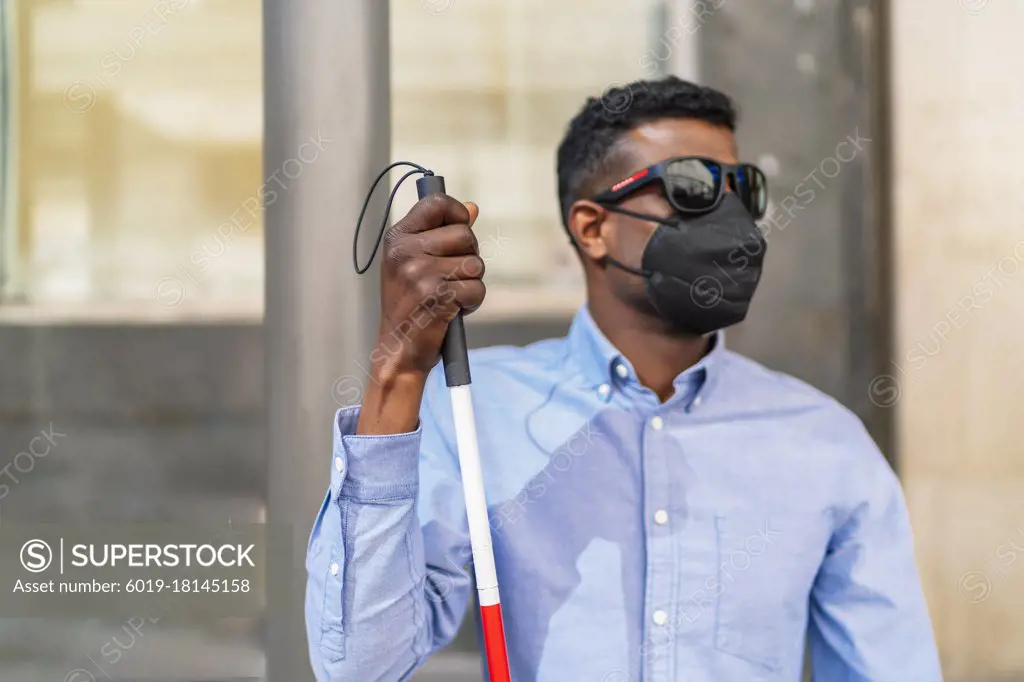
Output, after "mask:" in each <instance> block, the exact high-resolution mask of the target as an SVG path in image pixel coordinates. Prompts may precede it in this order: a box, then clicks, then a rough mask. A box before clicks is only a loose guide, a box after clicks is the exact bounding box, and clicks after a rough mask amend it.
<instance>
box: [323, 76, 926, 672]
mask: <svg viewBox="0 0 1024 682" xmlns="http://www.w3.org/2000/svg"><path fill="white" fill-rule="evenodd" d="M627 87H628V95H629V96H630V97H631V99H632V101H631V103H630V105H629V107H628V108H627V109H626V110H625V111H615V112H613V111H610V110H609V109H608V108H606V107H604V106H602V101H601V100H598V99H590V100H589V101H588V102H587V103H586V105H585V106H584V108H583V110H582V111H581V112H580V113H579V114H578V115H577V116H576V118H574V119H573V121H572V122H571V123H570V125H569V129H568V132H567V133H566V136H565V139H564V140H563V142H562V144H561V146H560V147H559V150H558V179H559V181H558V185H559V195H560V198H561V203H562V214H563V219H564V222H565V226H566V228H567V230H568V232H569V234H570V236H571V238H572V240H573V242H574V244H575V245H576V248H577V250H578V251H579V255H580V259H581V261H582V264H583V269H584V271H585V273H586V283H587V296H588V303H587V305H586V307H584V308H583V309H582V310H580V312H579V313H578V315H577V316H576V319H575V321H574V322H573V324H572V328H571V330H570V331H569V334H568V336H567V337H566V338H564V339H555V340H550V341H544V342H541V343H537V344H534V345H532V346H529V347H527V348H511V347H500V348H491V349H485V350H482V351H477V352H474V353H473V354H472V356H471V366H472V372H473V390H474V402H475V408H476V418H477V423H478V426H479V436H480V451H481V453H482V457H483V460H484V461H483V471H484V477H485V485H486V492H487V499H488V502H489V503H490V505H491V507H490V512H491V527H492V534H493V544H494V552H495V557H496V562H497V571H498V576H499V581H500V584H501V587H502V593H503V596H504V599H503V604H502V606H503V610H504V617H505V630H506V633H507V640H508V647H509V661H510V665H511V669H512V677H513V679H514V680H515V682H570V681H574V682H575V681H578V680H579V681H582V680H586V681H592V682H641V681H643V682H674V681H676V680H678V681H680V682H682V681H684V680H685V681H686V682H722V681H723V680H729V681H731V680H736V681H740V682H751V681H753V680H779V681H785V682H798V680H799V679H800V675H801V670H802V667H803V662H804V647H805V642H809V646H810V654H811V659H812V661H813V668H814V673H815V679H816V680H822V681H825V682H831V681H839V680H844V681H851V680H857V681H864V682H868V681H870V682H884V681H889V680H891V681H892V682H909V681H911V680H914V681H921V682H931V681H934V680H940V679H941V673H940V671H939V663H938V657H937V654H936V650H935V646H934V641H933V636H932V631H931V626H930V623H929V618H928V613H927V609H926V607H925V603H924V599H923V597H922V591H921V588H920V585H919V581H918V575H917V570H916V567H915V563H914V555H913V542H912V537H911V530H910V526H909V523H908V519H907V511H906V507H905V504H904V501H903V497H902V493H901V491H900V486H899V483H898V481H897V479H896V477H895V475H894V474H893V472H892V470H891V469H890V468H889V466H888V464H887V463H886V461H885V460H884V459H883V457H882V455H881V454H880V453H879V451H878V449H877V448H876V447H875V445H874V443H873V442H872V441H871V438H870V437H869V436H868V434H867V433H866V432H865V430H864V428H863V426H862V425H861V424H860V422H859V421H858V420H857V419H856V418H855V417H854V416H853V415H852V414H851V413H850V412H848V411H847V410H846V409H844V408H843V407H842V406H840V405H839V404H837V403H836V402H835V401H834V400H832V399H830V398H828V397H827V396H825V395H822V394H821V393H819V392H817V391H816V390H814V389H813V388H811V387H809V386H807V385H805V384H803V383H801V382H799V381H797V380H795V379H793V378H790V377H788V376H784V375H781V374H778V373H776V372H773V371H770V370H768V369H766V368H764V367H762V366H760V365H758V364H756V363H754V362H752V361H751V360H748V359H746V358H743V357H741V356H739V355H737V354H735V353H733V352H731V351H729V350H727V349H726V348H725V346H724V340H723V337H722V334H721V332H720V330H721V329H722V328H724V327H727V326H729V325H732V324H735V323H737V322H739V321H740V320H742V319H743V318H744V316H745V314H746V311H747V307H748V304H749V303H750V301H751V298H752V297H753V295H754V290H755V288H756V286H757V283H758V280H759V278H760V273H761V264H762V261H763V259H764V255H765V251H766V247H767V244H766V243H765V240H764V239H763V237H762V236H761V233H760V232H759V231H758V229H757V226H756V224H755V219H757V218H759V217H760V216H761V215H762V214H763V212H764V207H765V202H766V198H765V192H766V189H765V187H764V177H763V175H762V174H761V172H760V171H759V170H757V169H756V168H754V167H753V166H750V165H747V164H742V163H740V161H739V158H738V152H737V149H736V140H735V138H734V137H733V131H734V128H735V124H736V115H735V112H734V109H733V105H732V103H731V102H730V100H729V98H728V97H726V96H725V95H723V94H722V93H720V92H716V91H715V90H712V89H710V88H705V87H700V86H697V85H694V84H691V83H687V82H685V81H681V80H679V79H676V78H668V79H664V80H660V81H646V82H641V83H634V84H632V85H630V86H627ZM626 94H627V93H626V92H624V91H621V92H614V93H608V95H607V96H606V97H610V98H611V99H612V100H615V101H619V100H623V99H624V98H623V97H622V96H623V95H626ZM606 101H607V100H606ZM476 213H477V209H476V207H475V206H474V205H472V204H466V205H463V204H461V203H459V202H458V201H456V200H455V199H452V198H450V197H433V198H428V199H425V200H423V201H420V202H419V203H418V204H416V206H414V207H413V209H412V210H411V211H410V212H409V214H408V215H407V216H406V217H405V218H404V219H403V220H402V221H400V222H399V223H398V224H397V225H396V226H395V227H394V229H393V230H392V231H391V232H390V233H389V235H388V237H387V241H386V257H385V259H384V263H383V265H382V305H381V328H380V336H379V344H378V349H377V351H378V352H375V353H374V356H373V360H374V362H373V369H372V373H373V379H374V381H373V382H370V385H369V389H368V391H367V393H366V395H365V398H364V400H363V404H362V406H361V407H360V408H351V409H343V410H341V411H340V412H339V413H338V416H337V421H336V424H335V438H334V452H333V453H332V456H331V461H332V469H331V486H330V490H329V491H328V494H327V497H326V499H325V500H324V503H323V506H322V508H321V510H320V514H319V516H318V517H317V519H316V524H315V527H314V528H313V533H312V537H311V539H310V545H309V554H308V560H307V566H308V570H309V581H308V590H307V597H306V613H307V626H308V634H309V642H310V654H311V659H312V664H313V668H314V670H315V672H316V675H317V678H318V679H319V680H321V682H327V681H328V680H330V681H332V682H375V681H382V682H393V681H394V680H405V679H408V678H409V676H410V675H411V673H412V671H413V670H414V669H415V668H417V667H418V666H419V665H421V664H422V663H423V662H424V660H425V659H426V658H427V657H428V656H430V655H431V654H432V653H433V652H435V651H437V650H438V649H440V648H441V647H443V646H444V645H445V644H447V643H448V642H449V641H450V640H451V639H452V637H453V636H454V635H455V632H456V630H457V629H458V627H459V624H460V622H461V620H462V617H463V614H464V613H465V612H466V606H467V602H468V600H469V598H470V595H471V594H472V585H471V578H470V574H469V572H468V571H467V569H466V568H465V567H466V564H467V562H469V560H470V559H471V554H470V547H469V538H468V531H467V523H466V515H465V514H466V512H465V508H464V505H463V500H462V492H461V488H460V482H459V467H458V459H457V452H456V449H455V438H454V433H453V425H452V415H451V411H450V407H449V402H448V395H447V391H446V390H445V386H444V378H443V375H442V373H441V372H440V371H439V369H438V368H436V367H435V365H436V364H437V360H438V352H439V348H440V346H441V341H442V338H443V336H444V332H445V328H446V324H447V321H448V320H449V319H451V318H452V317H453V316H454V315H455V313H456V311H457V310H458V309H459V308H460V307H461V308H462V309H464V310H466V311H472V310H474V309H475V308H476V307H478V306H479V305H480V304H481V302H482V300H483V298H484V286H483V283H482V282H481V277H482V275H483V262H482V260H481V259H480V258H479V256H478V249H477V243H476V240H475V238H474V237H473V234H472V231H471V229H470V226H471V225H472V223H473V220H474V219H475V217H476ZM442 291H443V292H446V295H439V292H442ZM425 301H429V304H425V303H424V302H425ZM425 308H426V309H428V310H429V314H428V315H424V309H425ZM410 319H413V320H414V321H415V322H416V324H409V323H408V321H409V320H410ZM808 633H809V638H808Z"/></svg>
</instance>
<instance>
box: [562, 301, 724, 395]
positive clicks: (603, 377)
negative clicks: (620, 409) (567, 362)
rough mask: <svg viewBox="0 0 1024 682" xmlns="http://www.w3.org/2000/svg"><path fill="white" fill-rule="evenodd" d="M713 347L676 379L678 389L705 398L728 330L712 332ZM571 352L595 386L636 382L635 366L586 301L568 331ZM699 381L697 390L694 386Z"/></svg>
mask: <svg viewBox="0 0 1024 682" xmlns="http://www.w3.org/2000/svg"><path fill="white" fill-rule="evenodd" d="M712 337H713V338H712V345H711V350H710V351H708V353H707V354H706V355H705V356H704V357H703V358H701V359H700V360H699V361H698V362H697V363H696V364H694V365H693V366H692V367H689V368H687V369H686V370H685V371H683V373H682V374H680V375H679V376H678V377H676V379H675V381H674V382H673V383H674V385H675V387H676V391H677V392H679V393H682V392H684V391H686V392H691V391H692V393H693V394H694V395H701V396H702V397H706V395H707V394H708V393H709V392H710V390H711V388H712V387H713V385H714V384H715V383H717V380H718V376H719V374H720V373H721V370H722V367H723V365H724V364H725V363H724V356H725V352H726V351H725V333H724V332H723V331H721V330H719V331H717V332H714V333H713V334H712ZM567 338H568V341H569V352H570V354H571V357H572V359H573V361H574V362H575V363H576V364H577V365H578V366H579V368H580V369H581V370H582V373H583V377H584V381H585V382H586V383H587V385H588V386H590V387H592V388H596V387H599V386H602V385H609V386H614V385H618V384H621V383H623V382H629V381H633V382H636V381H637V378H636V372H635V371H634V369H633V365H632V364H630V362H629V360H628V359H627V358H626V356H624V355H623V354H622V353H621V352H619V349H618V348H616V347H615V346H614V345H613V344H612V342H611V341H609V340H608V337H606V336H605V335H604V333H602V332H601V330H600V329H598V327H597V323H596V322H594V318H593V317H591V315H590V310H589V309H588V308H587V306H586V304H584V305H583V306H582V307H580V309H579V311H578V312H577V313H576V317H575V318H574V319H573V322H572V326H571V327H570V328H569V334H568V337H567ZM694 383H696V384H697V386H696V389H695V390H694V389H693V388H688V387H692V386H693V384H694Z"/></svg>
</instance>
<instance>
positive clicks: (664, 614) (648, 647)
mask: <svg viewBox="0 0 1024 682" xmlns="http://www.w3.org/2000/svg"><path fill="white" fill-rule="evenodd" d="M669 438H671V435H670V434H669V432H668V424H667V423H666V416H665V414H664V411H663V410H662V411H661V412H660V413H652V414H650V415H648V417H647V419H646V422H645V423H644V430H643V435H642V441H641V455H642V462H643V478H644V535H645V539H646V549H647V580H646V588H645V592H646V594H645V599H644V602H645V603H644V628H643V640H642V647H641V665H642V666H643V680H644V681H645V682H674V670H675V646H674V639H675V638H674V636H673V628H674V624H675V621H676V618H675V614H676V611H677V609H676V605H675V601H676V594H675V572H674V565H675V562H674V557H675V550H674V547H673V534H672V522H673V519H672V513H671V509H672V505H671V497H670V470H669V462H668V457H667V452H669V451H671V448H668V447H665V443H666V439H669Z"/></svg>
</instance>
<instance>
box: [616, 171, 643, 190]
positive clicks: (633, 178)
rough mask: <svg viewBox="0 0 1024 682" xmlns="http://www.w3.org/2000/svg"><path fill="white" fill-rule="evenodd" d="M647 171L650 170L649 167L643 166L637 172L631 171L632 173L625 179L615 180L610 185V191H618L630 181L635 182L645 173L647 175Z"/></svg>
mask: <svg viewBox="0 0 1024 682" xmlns="http://www.w3.org/2000/svg"><path fill="white" fill-rule="evenodd" d="M649 172H650V169H649V168H644V169H643V170H642V171H639V172H637V173H633V174H632V175H630V176H629V177H628V178H626V179H625V180H620V181H619V182H616V183H615V184H614V185H612V191H613V192H618V191H619V190H620V189H622V188H623V187H625V186H626V185H629V184H631V183H634V182H636V181H637V180H639V179H640V178H642V177H644V176H645V175H647V174H648V173H649Z"/></svg>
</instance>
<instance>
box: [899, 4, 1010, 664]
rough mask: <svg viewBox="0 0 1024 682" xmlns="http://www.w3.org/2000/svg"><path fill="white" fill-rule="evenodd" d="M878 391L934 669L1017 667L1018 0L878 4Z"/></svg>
mask: <svg viewBox="0 0 1024 682" xmlns="http://www.w3.org/2000/svg"><path fill="white" fill-rule="evenodd" d="M891 11H892V48H893V60H892V64H893V72H892V83H893V88H892V100H893V102H892V103H893V133H894V134H893V138H892V139H893V141H894V143H895V144H894V150H893V151H894V159H893V160H894V179H895V187H894V191H893V197H894V199H893V201H894V209H895V211H894V213H895V215H894V217H895V263H894V271H895V277H896V281H895V285H896V286H895V291H896V294H897V300H896V311H897V318H896V319H897V325H896V327H897V329H896V331H897V340H896V348H895V350H896V353H895V354H894V363H895V365H898V367H897V366H895V365H894V366H892V367H891V369H890V372H891V374H892V377H893V380H891V381H890V383H891V385H890V387H889V391H888V395H889V396H890V397H891V398H892V400H893V402H894V409H895V412H896V414H897V416H898V421H897V426H898V431H899V453H900V464H901V467H900V473H901V475H902V479H903V484H904V487H905V488H906V491H907V497H908V501H909V504H910V511H911V517H912V521H913V524H914V529H915V533H916V537H917V550H918V557H919V561H920V564H921V571H922V573H923V578H924V584H925V590H926V592H927V596H928V601H929V605H930V608H931V613H932V618H933V620H934V621H935V630H936V634H937V636H938V641H939V647H940V650H941V653H942V658H943V664H944V670H945V675H946V679H947V680H949V681H950V682H962V681H967V680H972V681H973V680H989V679H1020V676H1021V675H1024V628H1022V626H1021V623H1022V615H1021V614H1022V609H1024V551H1022V549H1021V548H1024V494H1022V492H1021V491H1022V489H1024V441H1022V440H1021V437H1020V425H1021V415H1022V414H1024V409H1022V398H1021V385H1022V383H1024V343H1022V339H1024V305H1022V303H1021V302H1022V301H1024V228H1022V224H1024V223H1022V220H1021V208H1022V202H1021V199H1020V188H1021V187H1024V166H1022V165H1021V164H1020V163H1018V162H1017V159H1018V158H1019V156H1020V151H1021V149H1022V148H1024V133H1022V131H1021V127H1020V118H1021V112H1022V111H1024V90H1022V89H1021V87H1020V80H1021V79H1020V74H1021V72H1022V70H1024V43H1022V42H1021V40H1020V30H1019V29H1020V26H1021V25H1022V24H1024V4H1022V3H1020V2H1008V1H1006V0H959V1H958V2H941V3H935V2H929V1H928V0H898V1H897V2H894V3H892V9H891Z"/></svg>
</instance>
